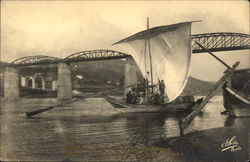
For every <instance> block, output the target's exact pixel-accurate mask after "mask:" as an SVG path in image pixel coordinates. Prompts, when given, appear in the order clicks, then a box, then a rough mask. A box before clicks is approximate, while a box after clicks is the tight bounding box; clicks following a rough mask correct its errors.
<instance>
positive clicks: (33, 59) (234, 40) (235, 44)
mask: <svg viewBox="0 0 250 162" xmlns="http://www.w3.org/2000/svg"><path fill="white" fill-rule="evenodd" d="M191 40H192V51H193V53H203V52H206V51H205V50H204V49H201V48H200V47H199V46H198V45H197V44H196V42H198V43H200V44H201V45H202V46H203V47H205V48H206V49H208V50H210V51H212V52H218V51H231V50H244V49H250V35H248V34H241V33H206V34H196V35H192V36H191ZM127 57H131V56H130V55H129V54H125V53H122V52H118V51H113V50H90V51H82V52H77V53H74V54H71V55H69V56H68V57H66V58H64V59H60V58H56V57H51V56H43V55H38V56H27V57H22V58H19V59H17V60H15V61H13V62H11V64H10V65H12V66H28V65H42V64H56V63H59V62H65V63H70V62H82V61H96V60H111V59H122V58H127Z"/></svg>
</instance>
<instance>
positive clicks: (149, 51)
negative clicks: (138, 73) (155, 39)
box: [147, 17, 154, 85]
mask: <svg viewBox="0 0 250 162" xmlns="http://www.w3.org/2000/svg"><path fill="white" fill-rule="evenodd" d="M147 31H148V37H147V39H148V53H149V61H150V74H151V84H152V85H153V84H154V83H153V68H152V56H151V47H150V32H149V18H148V17H147Z"/></svg>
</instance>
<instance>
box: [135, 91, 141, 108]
mask: <svg viewBox="0 0 250 162" xmlns="http://www.w3.org/2000/svg"><path fill="white" fill-rule="evenodd" d="M142 103H143V94H142V92H139V93H138V97H137V98H136V104H138V105H140V104H142Z"/></svg>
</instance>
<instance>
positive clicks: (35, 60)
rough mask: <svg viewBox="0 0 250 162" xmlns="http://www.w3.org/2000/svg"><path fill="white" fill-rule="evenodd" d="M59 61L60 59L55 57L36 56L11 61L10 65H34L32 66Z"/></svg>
mask: <svg viewBox="0 0 250 162" xmlns="http://www.w3.org/2000/svg"><path fill="white" fill-rule="evenodd" d="M60 60H61V59H60V58H57V57H52V56H44V55H37V56H26V57H21V58H18V59H16V60H14V61H12V62H11V63H12V64H15V65H34V64H48V63H58V62H59V61H60Z"/></svg>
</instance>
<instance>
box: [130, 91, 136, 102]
mask: <svg viewBox="0 0 250 162" xmlns="http://www.w3.org/2000/svg"><path fill="white" fill-rule="evenodd" d="M132 91H133V92H132V101H131V103H132V104H136V99H137V92H136V91H135V88H133V89H132Z"/></svg>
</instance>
